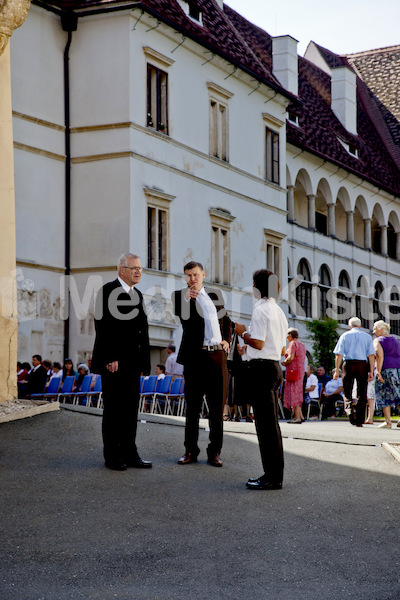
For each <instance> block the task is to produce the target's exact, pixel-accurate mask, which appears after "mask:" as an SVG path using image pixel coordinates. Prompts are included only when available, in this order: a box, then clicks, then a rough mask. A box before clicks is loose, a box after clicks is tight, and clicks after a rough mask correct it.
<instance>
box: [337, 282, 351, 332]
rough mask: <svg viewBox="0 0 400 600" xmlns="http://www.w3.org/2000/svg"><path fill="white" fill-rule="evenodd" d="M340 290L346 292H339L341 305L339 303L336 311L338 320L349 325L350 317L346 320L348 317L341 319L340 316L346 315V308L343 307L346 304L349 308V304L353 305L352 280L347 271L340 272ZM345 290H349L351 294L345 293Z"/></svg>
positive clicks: (338, 297) (338, 296)
mask: <svg viewBox="0 0 400 600" xmlns="http://www.w3.org/2000/svg"><path fill="white" fill-rule="evenodd" d="M339 289H341V290H344V291H338V293H337V299H338V300H340V303H338V306H337V309H336V311H337V315H338V316H337V320H338V322H339V323H347V321H348V320H349V318H350V316H348V318H346V316H345V317H343V318H340V315H343V314H345V313H346V307H345V306H343V305H344V304H346V305H347V306H348V305H349V303H350V304H351V287H350V279H349V276H348V274H347V273H346V271H341V272H340V275H339ZM345 290H348V291H349V292H350V293H345ZM347 315H349V313H347Z"/></svg>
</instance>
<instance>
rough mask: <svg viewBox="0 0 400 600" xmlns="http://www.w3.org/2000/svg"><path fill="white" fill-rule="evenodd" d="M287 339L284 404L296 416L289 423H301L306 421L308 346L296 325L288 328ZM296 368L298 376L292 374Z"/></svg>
mask: <svg viewBox="0 0 400 600" xmlns="http://www.w3.org/2000/svg"><path fill="white" fill-rule="evenodd" d="M287 339H288V342H289V346H288V347H287V350H286V353H285V360H284V361H283V362H282V365H283V366H284V367H286V378H285V391H284V394H283V406H284V407H285V408H287V409H289V410H293V411H294V416H293V419H292V420H291V421H289V423H299V424H301V423H302V422H303V421H304V417H303V413H302V412H301V406H302V404H303V381H304V362H305V358H306V347H305V345H304V344H303V343H302V342H300V341H299V332H298V331H297V329H295V328H294V327H290V328H289V329H288V334H287ZM293 370H295V371H296V372H297V376H296V375H294V377H293V375H292V376H291V374H290V372H291V371H293ZM288 378H290V379H292V378H295V381H288Z"/></svg>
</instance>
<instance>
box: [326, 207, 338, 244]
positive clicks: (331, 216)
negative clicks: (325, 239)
mask: <svg viewBox="0 0 400 600" xmlns="http://www.w3.org/2000/svg"><path fill="white" fill-rule="evenodd" d="M328 235H331V236H332V237H336V223H335V205H334V204H328Z"/></svg>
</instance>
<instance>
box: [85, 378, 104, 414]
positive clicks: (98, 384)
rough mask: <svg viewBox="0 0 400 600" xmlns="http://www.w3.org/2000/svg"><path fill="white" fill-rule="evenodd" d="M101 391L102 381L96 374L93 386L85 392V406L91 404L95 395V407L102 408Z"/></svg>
mask: <svg viewBox="0 0 400 600" xmlns="http://www.w3.org/2000/svg"><path fill="white" fill-rule="evenodd" d="M102 392H103V383H102V380H101V375H97V377H96V380H95V382H94V386H93V388H92V389H91V390H90V391H89V392H87V393H86V397H87V400H86V406H91V405H92V399H94V398H96V397H97V405H96V408H102V404H103V399H102Z"/></svg>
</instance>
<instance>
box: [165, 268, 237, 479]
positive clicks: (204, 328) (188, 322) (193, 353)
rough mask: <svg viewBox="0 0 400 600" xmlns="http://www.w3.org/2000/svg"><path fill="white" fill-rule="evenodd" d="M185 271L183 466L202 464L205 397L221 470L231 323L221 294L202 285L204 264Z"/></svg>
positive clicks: (179, 297)
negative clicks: (201, 425) (199, 458)
mask: <svg viewBox="0 0 400 600" xmlns="http://www.w3.org/2000/svg"><path fill="white" fill-rule="evenodd" d="M183 270H184V273H185V279H186V281H187V285H188V287H187V288H185V289H183V290H179V291H177V292H174V293H173V294H172V303H173V307H174V312H175V314H176V315H177V316H178V317H179V319H180V321H181V324H182V328H183V335H182V342H181V346H180V349H179V353H178V358H177V362H178V363H180V364H183V366H184V375H185V398H186V427H185V449H186V452H185V454H184V456H182V458H180V459H179V460H178V464H180V465H186V464H189V463H194V462H197V456H198V454H199V452H200V449H199V446H198V438H199V416H200V410H201V405H202V401H203V396H204V394H206V397H207V401H208V409H209V417H208V418H209V424H210V443H209V445H208V448H207V457H208V463H209V464H210V465H212V466H214V467H222V460H221V459H220V453H221V448H222V435H223V430H222V411H223V404H224V401H225V398H226V393H227V384H228V370H227V365H226V353H227V351H228V350H229V343H230V340H231V331H232V322H231V320H230V318H229V317H228V315H227V313H226V310H225V308H224V305H223V299H222V296H221V292H220V291H219V290H217V289H205V288H204V287H203V280H204V277H205V273H204V269H203V266H202V264H201V263H199V262H195V261H191V262H189V263H187V264H186V265H185V266H184V269H183Z"/></svg>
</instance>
